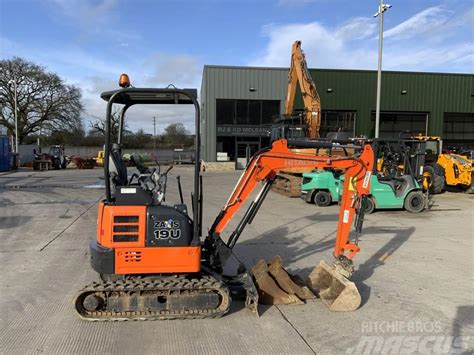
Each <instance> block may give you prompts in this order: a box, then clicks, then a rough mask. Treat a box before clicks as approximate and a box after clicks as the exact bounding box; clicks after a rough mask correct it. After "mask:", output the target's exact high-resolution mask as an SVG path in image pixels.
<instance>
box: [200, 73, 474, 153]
mask: <svg viewBox="0 0 474 355" xmlns="http://www.w3.org/2000/svg"><path fill="white" fill-rule="evenodd" d="M310 74H311V76H312V78H313V80H314V81H315V83H316V86H317V88H318V91H319V95H320V97H321V106H322V116H321V132H320V133H321V136H322V137H324V136H325V134H326V133H327V132H330V131H335V130H340V129H343V130H346V131H348V132H350V133H351V134H353V135H354V136H359V135H364V136H367V137H373V136H374V127H375V100H376V81H377V72H376V71H369V70H339V69H310ZM287 75H288V68H261V67H235V66H216V65H206V66H204V73H203V78H202V85H201V110H202V115H201V119H202V128H201V145H202V157H203V160H205V161H216V159H217V156H218V153H220V154H219V156H220V157H221V156H225V157H228V159H229V160H231V161H236V162H237V161H238V160H239V158H241V159H242V158H244V157H245V156H246V155H247V156H248V154H249V153H250V154H253V153H254V152H256V151H257V150H259V149H261V148H263V147H265V146H268V145H269V144H270V129H269V125H270V124H271V123H272V121H273V120H274V118H275V117H276V116H278V115H279V114H280V113H282V112H283V111H284V104H285V97H286V89H287ZM295 107H296V110H297V111H298V110H301V109H302V107H303V104H302V100H301V97H300V96H299V95H298V94H297V98H296V105H295ZM405 130H410V131H411V132H413V133H415V134H419V133H421V134H428V135H436V136H441V137H442V138H443V140H444V146H445V147H447V146H457V147H463V148H471V149H474V75H472V74H447V73H418V72H395V71H384V72H383V75H382V97H381V122H380V137H381V138H393V137H398V134H399V133H400V132H401V131H405Z"/></svg>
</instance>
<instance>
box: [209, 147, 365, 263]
mask: <svg viewBox="0 0 474 355" xmlns="http://www.w3.org/2000/svg"><path fill="white" fill-rule="evenodd" d="M301 143H302V144H304V146H305V147H308V145H311V146H312V147H313V148H317V147H322V146H323V145H324V147H325V148H327V147H326V146H327V145H331V143H324V142H316V141H313V142H311V141H304V142H301ZM288 145H289V144H288V141H287V140H285V139H281V140H278V141H275V142H273V144H272V147H271V148H269V149H267V150H264V151H262V152H260V153H258V154H256V155H255V156H254V157H253V158H252V159H251V161H250V162H249V164H248V166H247V168H246V169H245V171H244V173H243V174H242V176H241V177H240V179H239V181H238V183H237V185H236V186H235V188H234V191H233V192H232V194H231V196H230V198H229V200H228V201H227V203H226V205H225V206H224V208H223V209H222V211H221V212H220V213H219V215H218V216H217V218H216V220H215V221H214V224H213V226H212V227H211V230H210V233H209V237H208V238H214V239H220V237H221V235H222V232H223V231H224V230H225V228H226V226H227V225H228V223H229V222H230V221H231V220H232V218H233V217H234V216H235V214H236V213H237V212H238V211H239V210H240V208H241V207H242V206H243V204H244V203H245V202H246V200H247V199H248V197H249V196H250V194H251V193H252V191H254V189H255V188H256V187H257V185H259V183H261V182H264V183H265V184H264V187H263V188H262V190H261V192H260V193H259V194H258V195H257V197H256V198H255V200H254V201H253V202H252V203H251V204H250V207H249V209H248V210H247V212H246V214H245V215H244V218H243V219H242V221H241V222H240V223H239V224H238V226H237V228H236V229H235V230H234V232H233V233H232V234H231V236H230V238H229V240H228V242H227V247H228V248H230V249H231V248H232V247H233V246H234V245H235V243H236V242H237V239H238V237H239V236H240V234H241V232H242V230H243V228H244V227H245V225H246V224H247V223H248V222H251V221H252V220H253V218H254V216H255V214H256V213H257V211H258V208H259V207H260V206H261V204H262V202H263V199H264V198H265V196H266V194H267V193H268V190H269V188H270V186H271V183H272V182H273V180H274V178H275V176H276V174H277V173H278V172H279V171H280V170H283V169H284V170H291V169H292V168H302V167H304V168H313V169H321V168H334V169H342V170H345V180H344V190H343V194H342V198H341V207H340V212H339V220H338V228H337V233H336V242H335V246H334V252H333V254H334V256H335V257H336V258H337V259H340V260H341V259H347V260H351V259H352V258H353V257H354V256H355V255H356V253H357V252H358V251H359V250H360V248H359V246H358V245H357V242H351V241H350V239H349V234H350V231H351V225H352V221H353V218H354V215H355V213H356V210H357V209H359V210H363V209H361V201H362V200H363V198H362V197H363V196H366V195H367V194H369V191H370V185H369V184H370V175H371V173H372V168H373V164H374V154H373V150H372V147H371V146H370V144H364V145H363V146H361V147H360V148H359V149H360V152H359V153H358V154H356V155H354V156H350V157H339V156H330V155H309V154H301V153H295V152H293V151H291V150H290V148H291V149H293V148H298V147H301V145H298V144H297V143H296V144H294V143H293V142H290V146H291V147H290V148H289V147H288ZM361 223H362V221H361V220H359V221H358V229H359V230H360V229H361Z"/></svg>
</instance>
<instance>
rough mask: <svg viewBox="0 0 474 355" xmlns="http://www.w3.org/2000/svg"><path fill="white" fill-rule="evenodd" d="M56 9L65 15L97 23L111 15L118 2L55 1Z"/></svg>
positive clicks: (110, 0) (111, 0) (106, 0)
mask: <svg viewBox="0 0 474 355" xmlns="http://www.w3.org/2000/svg"><path fill="white" fill-rule="evenodd" d="M53 3H54V4H55V5H56V8H57V9H58V10H60V12H62V14H63V15H66V16H68V17H72V18H75V19H80V20H82V21H87V22H89V21H95V20H97V19H98V18H100V17H104V15H107V14H110V12H111V10H113V9H114V8H115V6H116V4H117V2H116V0H101V1H99V2H97V1H91V0H53Z"/></svg>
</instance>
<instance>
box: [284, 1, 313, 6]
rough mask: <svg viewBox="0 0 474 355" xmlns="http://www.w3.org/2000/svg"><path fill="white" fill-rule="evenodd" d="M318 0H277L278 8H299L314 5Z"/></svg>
mask: <svg viewBox="0 0 474 355" xmlns="http://www.w3.org/2000/svg"><path fill="white" fill-rule="evenodd" d="M316 1H318V0H278V6H300V5H306V4H310V3H314V2H316Z"/></svg>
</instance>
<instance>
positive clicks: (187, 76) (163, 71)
mask: <svg viewBox="0 0 474 355" xmlns="http://www.w3.org/2000/svg"><path fill="white" fill-rule="evenodd" d="M145 67H146V68H147V72H148V73H150V72H152V74H151V75H146V76H145V82H146V84H148V85H153V86H156V85H160V86H168V85H169V84H173V85H175V86H176V87H197V86H198V85H199V83H200V81H201V74H202V64H201V63H200V62H199V60H198V58H197V57H194V56H190V55H186V54H178V55H170V54H168V53H155V54H153V55H151V56H150V58H149V59H147V60H146V62H145Z"/></svg>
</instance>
